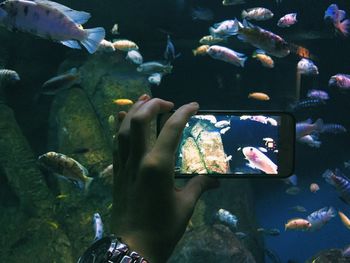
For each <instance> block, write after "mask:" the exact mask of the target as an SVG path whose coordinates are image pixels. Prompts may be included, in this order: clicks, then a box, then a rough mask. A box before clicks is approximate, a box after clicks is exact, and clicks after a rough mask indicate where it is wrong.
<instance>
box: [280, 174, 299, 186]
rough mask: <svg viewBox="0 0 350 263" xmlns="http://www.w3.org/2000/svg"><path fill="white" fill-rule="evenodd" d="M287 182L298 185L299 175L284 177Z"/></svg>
mask: <svg viewBox="0 0 350 263" xmlns="http://www.w3.org/2000/svg"><path fill="white" fill-rule="evenodd" d="M282 180H283V181H284V183H285V184H291V185H294V186H296V185H298V176H297V175H296V174H292V175H291V176H289V177H287V178H285V179H282Z"/></svg>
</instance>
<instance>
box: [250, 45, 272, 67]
mask: <svg viewBox="0 0 350 263" xmlns="http://www.w3.org/2000/svg"><path fill="white" fill-rule="evenodd" d="M252 57H253V58H256V59H257V60H259V61H260V62H261V64H262V65H263V66H264V67H266V68H273V67H274V66H275V63H274V61H273V59H272V58H271V57H270V56H268V55H266V53H265V51H263V50H259V49H258V50H256V51H255V52H254V53H253V55H252Z"/></svg>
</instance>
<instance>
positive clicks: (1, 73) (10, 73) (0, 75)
mask: <svg viewBox="0 0 350 263" xmlns="http://www.w3.org/2000/svg"><path fill="white" fill-rule="evenodd" d="M20 80H21V78H20V77H19V75H18V73H17V72H16V71H14V70H11V69H0V86H1V85H2V84H3V83H6V84H7V83H14V82H17V81H20Z"/></svg>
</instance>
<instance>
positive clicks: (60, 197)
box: [56, 194, 69, 200]
mask: <svg viewBox="0 0 350 263" xmlns="http://www.w3.org/2000/svg"><path fill="white" fill-rule="evenodd" d="M67 197H69V195H67V194H59V195H57V196H56V199H58V200H63V199H66V198H67Z"/></svg>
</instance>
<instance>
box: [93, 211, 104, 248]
mask: <svg viewBox="0 0 350 263" xmlns="http://www.w3.org/2000/svg"><path fill="white" fill-rule="evenodd" d="M92 223H93V228H94V232H95V238H94V242H95V241H97V240H100V239H101V238H102V236H103V223H102V219H101V216H100V214H99V213H95V214H94V216H93V218H92Z"/></svg>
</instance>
